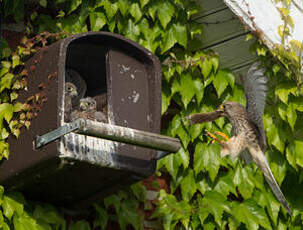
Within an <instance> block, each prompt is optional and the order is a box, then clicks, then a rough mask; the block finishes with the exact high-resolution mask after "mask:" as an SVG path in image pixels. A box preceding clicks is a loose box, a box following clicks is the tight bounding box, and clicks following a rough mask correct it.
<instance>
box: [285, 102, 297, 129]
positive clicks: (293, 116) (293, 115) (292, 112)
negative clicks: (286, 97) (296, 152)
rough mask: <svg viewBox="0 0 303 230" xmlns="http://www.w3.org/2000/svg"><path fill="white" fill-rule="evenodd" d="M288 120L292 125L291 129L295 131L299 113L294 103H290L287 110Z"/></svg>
mask: <svg viewBox="0 0 303 230" xmlns="http://www.w3.org/2000/svg"><path fill="white" fill-rule="evenodd" d="M286 116H287V121H288V123H289V125H290V127H291V129H292V130H293V131H294V129H295V123H296V120H297V113H296V110H295V108H294V107H293V105H292V104H289V105H288V107H287V111H286Z"/></svg>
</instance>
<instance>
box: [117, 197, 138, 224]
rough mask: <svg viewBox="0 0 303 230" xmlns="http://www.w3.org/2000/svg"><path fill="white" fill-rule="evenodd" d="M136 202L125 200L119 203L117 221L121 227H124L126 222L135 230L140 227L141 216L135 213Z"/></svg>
mask: <svg viewBox="0 0 303 230" xmlns="http://www.w3.org/2000/svg"><path fill="white" fill-rule="evenodd" d="M137 207H138V202H137V201H135V200H125V201H123V202H122V203H121V210H120V212H118V221H119V224H120V227H121V229H126V228H125V227H126V223H130V224H131V225H132V226H133V227H134V228H135V229H136V230H139V229H142V223H143V216H141V215H140V214H139V213H137V211H136V209H137Z"/></svg>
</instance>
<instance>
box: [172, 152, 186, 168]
mask: <svg viewBox="0 0 303 230" xmlns="http://www.w3.org/2000/svg"><path fill="white" fill-rule="evenodd" d="M175 155H176V157H177V158H178V159H179V160H178V161H179V162H181V163H182V165H183V167H184V168H185V169H186V168H187V167H188V165H189V152H188V150H185V149H184V148H180V149H179V150H178V152H177V153H176V154H175Z"/></svg>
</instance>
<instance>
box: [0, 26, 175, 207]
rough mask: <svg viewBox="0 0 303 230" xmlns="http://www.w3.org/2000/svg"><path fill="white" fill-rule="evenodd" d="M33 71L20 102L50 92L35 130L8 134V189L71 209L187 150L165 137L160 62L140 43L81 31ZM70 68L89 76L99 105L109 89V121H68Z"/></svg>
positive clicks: (0, 172) (1, 173) (4, 168)
mask: <svg viewBox="0 0 303 230" xmlns="http://www.w3.org/2000/svg"><path fill="white" fill-rule="evenodd" d="M26 68H27V69H28V71H29V81H28V86H27V88H28V90H27V91H24V92H22V93H20V95H19V98H20V100H24V101H25V100H26V99H27V98H29V97H31V96H32V95H35V94H37V93H40V94H41V93H43V94H44V95H45V97H46V98H47V102H46V103H45V104H44V105H43V106H42V107H41V111H40V112H39V114H38V116H37V117H36V118H35V119H33V120H32V121H31V127H30V129H29V130H24V131H23V132H21V135H20V136H19V138H18V140H16V139H14V138H9V144H10V159H9V160H8V161H4V162H2V164H1V166H0V183H1V184H3V185H4V186H5V187H6V189H7V190H12V189H17V190H19V191H22V192H23V193H24V194H25V195H26V197H28V198H29V199H34V200H39V201H47V202H52V203H54V204H60V205H64V206H72V205H74V204H79V205H81V204H88V203H90V202H92V201H95V200H96V199H100V198H102V197H104V196H105V195H107V194H109V193H112V192H115V191H117V190H118V189H120V188H121V187H122V186H126V185H130V184H132V183H134V182H136V181H138V180H139V179H140V178H144V177H147V176H149V175H152V174H153V173H154V172H155V168H156V161H157V159H159V158H161V157H163V156H165V155H167V154H168V153H169V152H176V151H177V150H178V148H179V147H180V143H179V141H178V140H177V139H174V138H170V137H165V136H162V135H159V133H160V118H161V66H160V63H159V61H158V59H157V57H156V56H155V55H153V54H152V53H150V52H149V51H148V50H146V49H145V48H143V47H141V46H140V45H138V44H136V43H135V42H133V41H130V40H128V39H126V38H124V37H122V36H120V35H116V34H113V33H109V32H88V33H82V34H77V35H74V36H70V37H68V38H66V39H63V40H60V41H58V42H56V43H54V44H52V45H51V46H50V47H48V48H45V49H41V50H39V51H38V52H37V53H36V54H35V55H34V56H33V57H32V58H31V59H30V60H29V61H28V62H27V63H26ZM67 68H69V69H73V70H74V71H77V73H79V75H81V77H83V79H84V81H85V83H86V85H87V90H86V94H85V96H86V97H92V98H93V99H94V100H95V101H96V102H97V110H101V109H102V108H101V107H100V104H102V103H103V102H104V94H106V101H107V110H108V112H107V118H108V121H109V122H108V124H106V123H101V122H94V121H91V120H86V119H79V120H75V121H73V122H69V123H66V122H65V121H64V87H65V75H66V73H65V70H66V69H67ZM41 83H44V84H45V85H46V88H45V89H41V88H39V85H40V84H41ZM33 143H34V145H33ZM156 150H160V151H156Z"/></svg>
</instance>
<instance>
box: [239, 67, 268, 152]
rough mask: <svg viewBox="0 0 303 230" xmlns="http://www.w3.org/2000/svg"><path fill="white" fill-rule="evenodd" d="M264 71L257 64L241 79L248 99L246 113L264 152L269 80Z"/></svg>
mask: <svg viewBox="0 0 303 230" xmlns="http://www.w3.org/2000/svg"><path fill="white" fill-rule="evenodd" d="M264 71H265V70H264V69H260V68H259V63H258V62H256V63H254V64H253V65H252V66H251V67H250V68H249V70H248V73H247V75H246V76H245V77H243V76H242V77H241V81H242V84H243V86H244V92H245V97H246V111H247V114H248V117H249V120H250V121H251V122H253V123H254V125H255V126H256V128H257V129H258V131H259V133H260V137H259V141H260V144H261V147H262V150H263V151H264V150H265V149H266V136H265V131H264V127H263V119H262V117H263V113H264V107H265V98H266V91H267V87H266V83H267V78H266V76H265V75H264Z"/></svg>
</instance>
